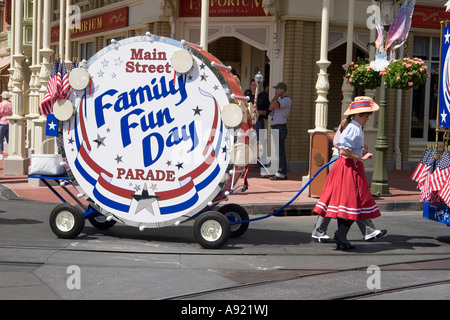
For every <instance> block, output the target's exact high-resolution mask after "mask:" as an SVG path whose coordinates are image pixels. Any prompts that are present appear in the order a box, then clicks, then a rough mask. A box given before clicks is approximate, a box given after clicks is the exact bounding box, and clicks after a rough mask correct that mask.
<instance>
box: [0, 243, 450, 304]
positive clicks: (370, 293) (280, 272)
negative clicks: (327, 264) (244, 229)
mask: <svg viewBox="0 0 450 320" xmlns="http://www.w3.org/2000/svg"><path fill="white" fill-rule="evenodd" d="M0 249H13V250H36V249H39V250H42V251H49V252H51V253H50V256H54V255H55V254H56V253H59V252H73V253H99V252H101V253H102V254H106V255H108V254H121V255H125V256H131V255H136V254H139V255H141V256H146V255H148V256H151V255H155V254H158V255H172V256H209V257H214V256H218V255H220V256H225V257H226V256H242V257H245V256H251V257H253V256H254V257H258V256H265V257H276V256H288V255H289V256H296V257H305V258H306V257H310V258H314V257H323V256H335V257H336V256H337V255H347V253H343V254H339V253H337V254H336V253H330V254H305V253H286V254H282V253H259V254H258V253H224V252H223V251H221V252H220V253H216V252H213V251H209V250H208V251H206V250H205V251H204V252H183V253H175V252H155V251H142V250H114V249H111V250H103V249H102V250H97V249H86V248H77V247H60V246H59V247H58V246H45V247H43V246H37V245H36V246H33V245H15V244H11V245H0ZM358 255H360V254H358ZM362 255H367V256H369V255H373V254H362ZM377 255H378V256H380V257H381V256H394V255H395V256H409V257H417V259H413V260H411V261H402V262H394V263H385V264H380V265H378V267H379V268H380V269H381V270H382V271H384V270H386V271H387V270H389V271H398V272H408V271H417V270H420V271H426V270H433V271H439V270H441V271H448V270H449V269H448V268H446V267H445V265H446V264H447V265H450V254H447V253H430V252H429V253H421V254H415V253H412V254H408V253H404V254H389V253H388V254H377ZM431 256H432V258H431ZM427 257H430V258H427ZM430 263H431V264H433V263H435V264H436V267H434V268H431V269H421V268H423V267H421V266H423V265H429V264H430ZM61 265H64V264H63V263H58V262H56V261H52V262H49V261H47V260H45V261H37V260H36V261H35V260H33V259H27V260H5V259H1V258H0V267H1V266H3V267H7V268H12V267H15V266H16V267H27V268H32V269H33V270H34V269H37V268H39V267H43V266H61ZM88 266H90V267H92V266H96V267H105V268H112V266H109V265H102V262H101V260H99V261H98V263H95V264H93V263H87V264H80V267H88ZM130 268H132V269H141V268H149V266H148V265H142V266H131V267H130ZM155 268H158V266H155ZM173 268H174V269H175V268H176V269H178V268H180V267H179V266H178V267H173ZM366 270H367V267H355V268H342V269H327V268H324V269H306V268H280V269H272V270H249V269H233V270H232V272H234V273H237V274H239V273H241V274H244V275H245V274H246V273H247V274H248V273H251V274H252V275H253V278H251V279H250V280H246V281H244V282H243V283H237V284H236V285H232V286H226V287H219V288H214V289H209V290H199V291H192V292H185V293H183V294H177V295H171V296H164V297H160V298H158V299H157V300H189V299H196V298H200V299H202V298H205V297H206V298H207V297H208V295H215V294H223V293H227V292H233V291H236V290H243V289H244V290H246V289H252V288H263V287H264V286H270V285H282V284H283V283H288V282H290V281H297V280H299V279H313V278H314V277H318V276H328V277H333V276H338V275H339V274H342V273H346V272H349V271H360V272H365V271H366ZM208 271H210V272H214V273H218V274H221V275H224V273H225V272H226V271H230V270H221V269H218V268H213V269H209V270H208ZM255 275H257V276H255ZM255 278H256V279H255ZM447 284H450V279H447V280H445V279H443V280H439V281H436V280H433V281H424V282H419V283H412V284H404V285H398V286H393V287H389V288H385V289H384V288H383V289H377V290H368V289H367V290H363V291H357V292H352V293H349V294H344V295H336V296H334V297H329V298H328V299H329V300H355V299H356V300H357V299H366V298H371V297H376V296H380V295H383V294H389V293H396V292H402V291H408V290H416V289H421V288H426V287H432V286H438V285H447Z"/></svg>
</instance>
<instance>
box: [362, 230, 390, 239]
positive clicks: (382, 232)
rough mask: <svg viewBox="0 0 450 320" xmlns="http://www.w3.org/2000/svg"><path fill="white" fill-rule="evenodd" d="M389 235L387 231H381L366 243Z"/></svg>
mask: <svg viewBox="0 0 450 320" xmlns="http://www.w3.org/2000/svg"><path fill="white" fill-rule="evenodd" d="M386 233H387V230H384V229H383V230H380V232H378V233H377V234H376V235H375V236H372V237H370V238H368V239H364V240H366V241H372V240H373V239H377V238H381V237H382V236H384V235H385V234H386Z"/></svg>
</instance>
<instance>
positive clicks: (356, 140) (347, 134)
mask: <svg viewBox="0 0 450 320" xmlns="http://www.w3.org/2000/svg"><path fill="white" fill-rule="evenodd" d="M339 145H340V146H339V147H341V148H345V149H347V150H350V151H351V152H353V153H354V154H357V155H359V156H362V155H363V148H364V132H363V130H362V127H361V125H360V124H359V123H358V122H356V121H355V120H352V122H350V123H349V124H348V125H347V127H346V128H345V130H344V131H343V132H342V133H341V134H340V136H339Z"/></svg>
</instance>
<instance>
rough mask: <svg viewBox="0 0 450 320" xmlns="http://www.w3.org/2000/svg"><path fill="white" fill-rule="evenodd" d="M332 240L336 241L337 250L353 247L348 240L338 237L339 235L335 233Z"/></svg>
mask: <svg viewBox="0 0 450 320" xmlns="http://www.w3.org/2000/svg"><path fill="white" fill-rule="evenodd" d="M334 240H335V241H336V246H337V250H352V249H355V246H353V245H352V244H351V243H350V242H348V241H343V240H341V239H339V237H338V236H337V235H336V234H334Z"/></svg>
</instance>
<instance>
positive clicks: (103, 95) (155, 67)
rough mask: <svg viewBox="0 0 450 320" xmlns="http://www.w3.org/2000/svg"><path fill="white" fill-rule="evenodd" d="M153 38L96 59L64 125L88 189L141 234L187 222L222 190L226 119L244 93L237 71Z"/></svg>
mask: <svg viewBox="0 0 450 320" xmlns="http://www.w3.org/2000/svg"><path fill="white" fill-rule="evenodd" d="M152 40H153V41H148V37H146V36H142V37H141V36H138V37H133V38H127V39H123V40H120V41H118V42H116V43H115V44H114V45H110V46H108V47H106V48H104V49H102V50H101V51H99V52H98V53H97V54H95V55H94V56H93V57H92V58H91V59H90V60H89V61H88V63H87V64H86V66H85V67H86V69H87V72H86V73H82V72H84V71H82V69H81V70H79V71H76V73H75V74H77V73H78V74H79V75H80V76H79V77H80V78H83V79H85V80H86V79H89V77H88V75H90V76H91V79H92V80H91V81H92V90H86V92H84V94H83V95H72V96H71V97H70V99H71V101H72V102H73V103H74V105H75V109H76V110H75V114H74V116H73V117H71V118H70V120H69V121H65V122H64V123H63V128H64V146H65V150H66V156H67V160H68V163H69V165H70V168H71V170H72V173H73V175H74V177H75V179H76V180H77V182H78V183H79V185H80V186H81V188H82V189H83V191H84V193H85V194H86V195H87V196H88V197H89V198H90V199H92V201H93V202H95V203H96V204H97V205H98V206H99V207H101V208H102V209H103V210H104V211H105V212H109V213H110V214H112V215H113V217H114V219H115V220H119V221H121V222H123V223H126V224H128V225H134V226H138V227H143V228H146V227H149V228H151V227H162V226H166V225H173V224H177V223H179V222H182V221H183V220H186V219H189V218H191V217H192V216H194V215H196V214H198V213H199V212H201V211H202V210H203V209H205V208H206V207H208V205H209V203H210V202H211V201H213V200H215V199H216V197H218V195H221V194H223V192H222V188H225V187H226V184H227V183H228V181H229V180H230V179H231V178H230V175H229V174H228V172H229V171H230V169H231V168H233V166H234V164H232V163H231V157H230V153H229V152H230V150H231V149H232V146H233V144H234V143H235V141H236V140H237V139H236V136H235V130H234V129H231V130H229V129H228V127H227V126H225V124H224V121H223V120H222V119H223V118H224V117H223V116H222V113H223V112H225V113H227V111H226V109H227V108H224V106H227V105H229V104H230V103H232V102H235V99H234V98H231V96H232V94H235V95H236V96H242V92H238V91H237V90H240V88H238V85H237V84H236V80H235V79H234V77H233V76H232V75H231V73H229V71H228V70H219V69H218V68H215V67H214V66H212V63H211V59H213V57H210V56H208V55H207V53H205V52H204V51H202V50H201V49H199V48H196V47H185V49H183V46H182V44H181V43H180V42H178V41H175V40H173V39H169V38H163V37H158V36H152ZM188 55H189V59H190V60H191V61H192V63H186V64H185V62H186V61H185V60H189V59H188ZM178 59H180V61H181V60H182V61H181V62H180V61H178ZM171 60H172V61H171ZM75 70H78V69H74V70H72V72H71V75H73V72H74V71H75ZM183 72H186V73H183ZM78 80H79V79H78ZM79 82H82V81H79ZM87 83H88V82H87V81H85V82H84V83H83V84H82V85H81V84H80V85H79V86H76V88H78V89H80V88H82V87H84V86H85V85H87ZM74 84H78V82H76V83H74ZM76 88H75V89H76ZM237 88H238V89H237ZM237 109H238V111H237V114H238V116H237V118H239V117H240V118H239V119H238V120H236V121H242V111H241V109H240V108H239V106H237ZM233 112H234V111H233ZM233 112H231V113H233ZM225 118H226V119H228V117H227V116H225ZM231 118H233V121H234V116H232V117H231ZM232 124H234V123H232ZM243 139H244V138H243ZM244 144H245V142H244ZM242 157H243V156H242V155H241V154H240V153H238V155H237V158H239V159H240V158H242ZM241 162H242V161H240V160H239V163H241ZM239 175H240V174H236V175H235V176H236V177H237V178H239ZM233 179H234V177H233Z"/></svg>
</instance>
